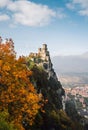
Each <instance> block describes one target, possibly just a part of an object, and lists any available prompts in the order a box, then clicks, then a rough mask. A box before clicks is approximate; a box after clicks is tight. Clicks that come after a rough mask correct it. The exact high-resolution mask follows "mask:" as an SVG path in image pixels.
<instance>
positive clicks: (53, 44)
mask: <svg viewBox="0 0 88 130" xmlns="http://www.w3.org/2000/svg"><path fill="white" fill-rule="evenodd" d="M0 36H1V37H2V38H3V42H4V40H5V39H6V38H12V39H13V41H14V46H15V51H16V52H17V55H18V56H19V55H25V56H26V55H29V53H30V52H37V50H38V48H40V47H42V44H43V43H45V44H47V46H48V50H49V51H50V54H51V56H56V55H79V54H82V53H85V52H88V0H0Z"/></svg>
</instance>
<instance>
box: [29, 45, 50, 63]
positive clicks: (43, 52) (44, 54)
mask: <svg viewBox="0 0 88 130" xmlns="http://www.w3.org/2000/svg"><path fill="white" fill-rule="evenodd" d="M30 56H32V57H40V58H41V59H42V60H43V61H49V60H50V55H49V51H48V49H47V45H46V44H43V45H42V48H39V49H38V53H30Z"/></svg>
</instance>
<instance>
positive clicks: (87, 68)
mask: <svg viewBox="0 0 88 130" xmlns="http://www.w3.org/2000/svg"><path fill="white" fill-rule="evenodd" d="M52 62H53V65H54V68H55V71H56V72H57V74H59V73H69V72H72V73H85V72H88V52H86V53H84V54H82V55H74V56H73V55H72V56H55V57H53V58H52Z"/></svg>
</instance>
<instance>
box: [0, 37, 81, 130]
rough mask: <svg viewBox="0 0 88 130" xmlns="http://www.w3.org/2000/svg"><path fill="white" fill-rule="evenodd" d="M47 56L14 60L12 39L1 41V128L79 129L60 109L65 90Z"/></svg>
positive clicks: (31, 129) (10, 129) (25, 129)
mask: <svg viewBox="0 0 88 130" xmlns="http://www.w3.org/2000/svg"><path fill="white" fill-rule="evenodd" d="M46 56H47V59H46V60H44V57H43V59H41V57H36V56H35V57H34V59H35V60H33V57H32V58H31V56H28V57H19V58H18V59H17V58H16V53H15V51H14V44H13V42H12V40H11V39H10V40H8V41H6V43H0V130H5V129H6V130H35V129H36V130H52V129H54V130H78V128H80V130H82V128H81V125H80V124H79V123H77V125H76V126H75V123H74V121H73V120H72V119H71V118H70V117H68V116H67V114H66V112H65V111H64V110H63V105H62V96H64V94H65V93H64V89H63V88H62V85H61V83H60V82H59V81H58V80H57V78H56V74H55V72H54V69H53V68H52V63H51V60H50V57H49V53H47V55H46ZM69 111H70V110H69Z"/></svg>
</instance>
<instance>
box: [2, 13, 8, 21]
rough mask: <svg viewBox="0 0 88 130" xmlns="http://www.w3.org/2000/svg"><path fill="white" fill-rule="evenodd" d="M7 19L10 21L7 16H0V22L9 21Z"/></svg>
mask: <svg viewBox="0 0 88 130" xmlns="http://www.w3.org/2000/svg"><path fill="white" fill-rule="evenodd" d="M9 19H10V18H9V16H8V15H6V14H1V15H0V21H6V20H9Z"/></svg>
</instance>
